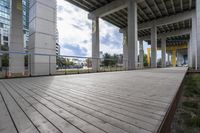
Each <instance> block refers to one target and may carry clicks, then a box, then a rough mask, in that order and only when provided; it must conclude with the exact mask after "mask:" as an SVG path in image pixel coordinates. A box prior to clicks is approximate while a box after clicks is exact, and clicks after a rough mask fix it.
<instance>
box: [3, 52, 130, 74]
mask: <svg viewBox="0 0 200 133" xmlns="http://www.w3.org/2000/svg"><path fill="white" fill-rule="evenodd" d="M124 70H128V60H125V59H122V58H121V59H120V58H117V59H116V58H115V59H103V58H92V57H80V56H66V55H50V54H40V53H30V52H10V51H9V52H8V51H0V78H11V77H28V76H47V75H67V74H81V73H94V72H111V71H124Z"/></svg>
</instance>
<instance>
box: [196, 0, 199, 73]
mask: <svg viewBox="0 0 200 133" xmlns="http://www.w3.org/2000/svg"><path fill="white" fill-rule="evenodd" d="M196 20H197V22H196V24H197V57H196V62H197V65H196V68H198V69H200V1H199V0H196Z"/></svg>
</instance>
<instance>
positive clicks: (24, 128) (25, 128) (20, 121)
mask: <svg viewBox="0 0 200 133" xmlns="http://www.w3.org/2000/svg"><path fill="white" fill-rule="evenodd" d="M0 91H1V94H2V96H3V97H4V100H5V102H6V104H7V107H8V109H9V111H10V114H11V116H12V118H13V121H14V123H15V125H16V127H17V130H18V131H19V132H20V133H39V131H38V130H37V128H36V127H35V126H34V125H33V123H32V121H30V119H29V118H28V117H27V116H26V114H25V113H24V112H23V111H22V110H21V108H20V107H19V106H18V105H17V103H16V102H15V101H14V99H13V98H12V97H11V95H10V94H9V93H8V92H7V90H6V89H5V88H4V87H3V86H1V89H0Z"/></svg>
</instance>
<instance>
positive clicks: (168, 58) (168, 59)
mask: <svg viewBox="0 0 200 133" xmlns="http://www.w3.org/2000/svg"><path fill="white" fill-rule="evenodd" d="M167 62H168V65H169V66H170V64H171V63H170V53H169V52H168V53H167Z"/></svg>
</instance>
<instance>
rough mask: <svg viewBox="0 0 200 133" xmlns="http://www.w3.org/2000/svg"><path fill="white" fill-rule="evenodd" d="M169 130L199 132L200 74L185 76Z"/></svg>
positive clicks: (176, 132) (174, 132) (188, 132)
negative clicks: (181, 93)
mask: <svg viewBox="0 0 200 133" xmlns="http://www.w3.org/2000/svg"><path fill="white" fill-rule="evenodd" d="M171 132H172V133H200V74H189V75H187V76H186V80H185V82H184V86H183V95H182V97H181V100H180V102H179V105H178V109H177V112H176V114H175V117H174V120H173V123H172V130H171Z"/></svg>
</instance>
